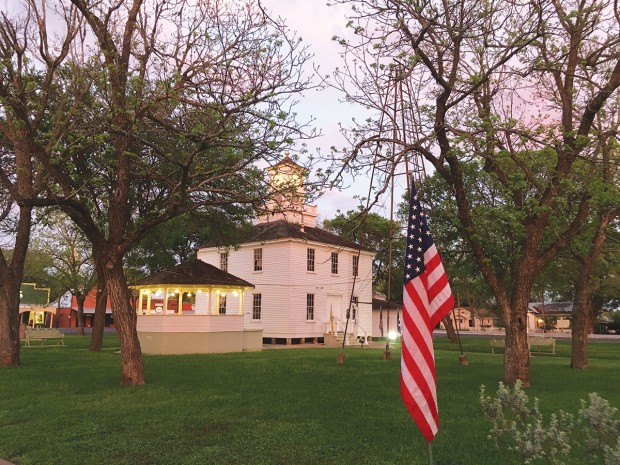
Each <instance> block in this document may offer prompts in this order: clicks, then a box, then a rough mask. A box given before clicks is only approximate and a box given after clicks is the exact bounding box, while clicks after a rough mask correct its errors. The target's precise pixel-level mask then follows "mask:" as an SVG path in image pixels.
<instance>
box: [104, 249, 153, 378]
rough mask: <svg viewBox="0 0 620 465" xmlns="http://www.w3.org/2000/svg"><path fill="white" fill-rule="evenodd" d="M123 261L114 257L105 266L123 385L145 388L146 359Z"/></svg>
mask: <svg viewBox="0 0 620 465" xmlns="http://www.w3.org/2000/svg"><path fill="white" fill-rule="evenodd" d="M121 263H122V258H121V257H118V256H116V257H112V258H111V259H110V260H108V261H107V263H106V265H105V281H106V284H107V288H108V291H109V295H110V304H111V305H112V315H113V316H114V324H115V325H116V332H117V334H118V339H119V342H120V346H121V363H122V367H121V384H123V385H140V384H144V383H145V380H144V359H143V357H142V349H141V348H140V341H139V340H138V332H137V331H136V317H135V312H134V310H133V309H132V308H131V305H130V299H129V291H128V289H127V281H126V279H125V274H124V272H123V268H122V265H121Z"/></svg>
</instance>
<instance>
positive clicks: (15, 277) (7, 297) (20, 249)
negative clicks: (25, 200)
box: [0, 205, 32, 367]
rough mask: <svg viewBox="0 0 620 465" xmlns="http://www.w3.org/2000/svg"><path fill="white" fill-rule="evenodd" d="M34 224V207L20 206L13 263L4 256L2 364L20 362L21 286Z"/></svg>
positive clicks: (0, 269)
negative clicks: (31, 227) (32, 224)
mask: <svg viewBox="0 0 620 465" xmlns="http://www.w3.org/2000/svg"><path fill="white" fill-rule="evenodd" d="M31 223H32V208H30V207H27V206H23V205H20V207H19V221H18V223H17V231H16V233H15V245H14V247H13V255H12V256H11V261H10V264H9V263H7V261H6V260H5V257H4V255H2V256H0V367H17V366H19V364H20V354H19V352H20V343H19V323H20V315H19V301H20V287H21V284H22V278H23V276H24V262H25V261H26V253H27V251H28V245H29V243H30V226H31ZM1 253H2V252H0V254H1Z"/></svg>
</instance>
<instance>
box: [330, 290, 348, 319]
mask: <svg viewBox="0 0 620 465" xmlns="http://www.w3.org/2000/svg"><path fill="white" fill-rule="evenodd" d="M326 310H327V315H326V316H327V317H326V318H325V320H326V321H330V320H329V318H330V316H331V315H333V316H334V318H335V319H338V320H340V321H344V320H345V319H346V317H347V316H346V314H345V309H344V308H343V307H342V295H334V294H327V309H326Z"/></svg>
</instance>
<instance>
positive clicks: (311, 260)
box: [306, 249, 314, 271]
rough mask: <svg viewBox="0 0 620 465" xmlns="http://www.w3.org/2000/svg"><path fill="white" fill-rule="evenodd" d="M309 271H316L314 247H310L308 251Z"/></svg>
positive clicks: (307, 268)
mask: <svg viewBox="0 0 620 465" xmlns="http://www.w3.org/2000/svg"><path fill="white" fill-rule="evenodd" d="M306 256H307V265H306V270H307V271H314V249H308V251H307V254H306Z"/></svg>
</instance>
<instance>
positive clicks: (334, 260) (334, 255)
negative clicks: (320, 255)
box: [331, 252, 338, 274]
mask: <svg viewBox="0 0 620 465" xmlns="http://www.w3.org/2000/svg"><path fill="white" fill-rule="evenodd" d="M331 262H332V274H338V252H332V260H331Z"/></svg>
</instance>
